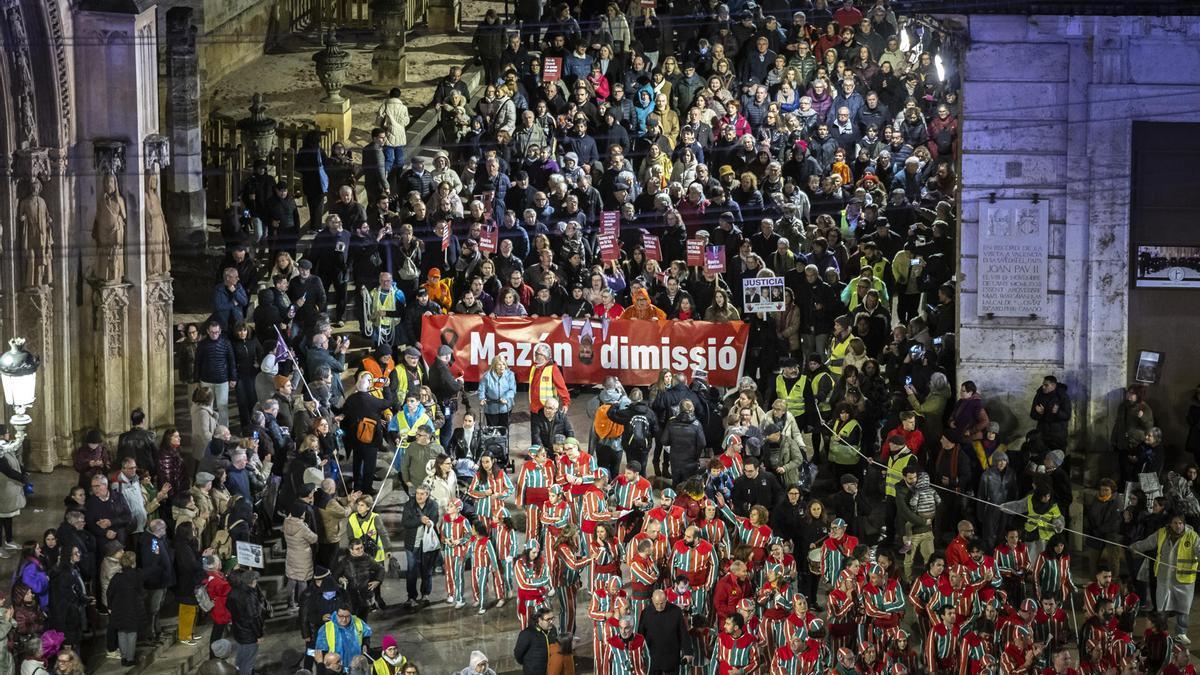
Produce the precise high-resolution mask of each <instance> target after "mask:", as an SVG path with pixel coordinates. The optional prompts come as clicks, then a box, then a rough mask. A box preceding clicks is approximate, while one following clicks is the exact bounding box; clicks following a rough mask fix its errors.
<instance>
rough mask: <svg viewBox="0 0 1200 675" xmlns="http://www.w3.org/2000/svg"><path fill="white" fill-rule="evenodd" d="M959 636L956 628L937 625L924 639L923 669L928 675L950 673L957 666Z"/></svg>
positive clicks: (941, 624)
mask: <svg viewBox="0 0 1200 675" xmlns="http://www.w3.org/2000/svg"><path fill="white" fill-rule="evenodd" d="M959 642H961V634H960V632H959V629H958V627H957V626H949V627H947V626H946V625H945V624H943V623H937V624H935V625H934V626H933V627H932V628H930V629H929V635H928V636H926V638H925V669H926V671H928V672H929V673H930V675H944V674H946V673H952V672H954V671H955V669H956V668H957V666H958V661H957V659H958V649H959Z"/></svg>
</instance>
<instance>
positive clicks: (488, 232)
mask: <svg viewBox="0 0 1200 675" xmlns="http://www.w3.org/2000/svg"><path fill="white" fill-rule="evenodd" d="M499 246H500V228H499V227H496V223H494V222H488V223H484V225H483V229H481V230H480V231H479V252H480V253H495V252H496V249H497V248H499Z"/></svg>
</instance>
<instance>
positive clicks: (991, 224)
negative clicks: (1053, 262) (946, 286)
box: [977, 199, 1050, 317]
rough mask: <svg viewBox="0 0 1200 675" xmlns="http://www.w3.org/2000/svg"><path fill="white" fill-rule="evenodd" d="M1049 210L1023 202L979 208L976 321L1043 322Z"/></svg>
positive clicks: (1006, 201) (987, 204)
mask: <svg viewBox="0 0 1200 675" xmlns="http://www.w3.org/2000/svg"><path fill="white" fill-rule="evenodd" d="M1049 253H1050V205H1049V203H1048V202H1047V201H1046V200H1041V201H1039V202H1037V203H1036V204H1035V203H1033V202H1032V201H1030V200H1025V199H1000V200H997V201H996V202H995V203H992V202H989V201H987V200H983V201H982V202H981V203H980V205H979V261H978V277H977V282H978V289H979V303H978V306H979V310H978V313H979V315H980V316H985V315H988V314H990V315H992V316H1020V317H1027V316H1029V315H1031V314H1034V315H1037V316H1046V315H1047V314H1048V313H1049V309H1048V308H1047V306H1046V304H1047V295H1048V270H1047V268H1048V258H1049Z"/></svg>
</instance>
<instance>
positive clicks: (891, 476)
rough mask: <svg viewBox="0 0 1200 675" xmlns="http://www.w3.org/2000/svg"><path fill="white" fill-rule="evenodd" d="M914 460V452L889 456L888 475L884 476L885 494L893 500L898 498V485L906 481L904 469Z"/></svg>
mask: <svg viewBox="0 0 1200 675" xmlns="http://www.w3.org/2000/svg"><path fill="white" fill-rule="evenodd" d="M912 460H913V454H912V451H910V450H908V449H905V450H901V451H900V452H899V453H898V454H894V455H889V456H888V463H887V475H886V476H884V490H883V491H884V494H886V495H887V496H888V497H892V498H893V499H894V498H895V497H896V485H898V484H899V483H900V481H902V480H904V467H906V466H908V463H909V462H911V461H912Z"/></svg>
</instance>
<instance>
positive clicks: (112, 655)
mask: <svg viewBox="0 0 1200 675" xmlns="http://www.w3.org/2000/svg"><path fill="white" fill-rule="evenodd" d="M105 656H107V657H108V658H110V659H113V660H116V659H119V658H121V652H109V653H108V654H105Z"/></svg>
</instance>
